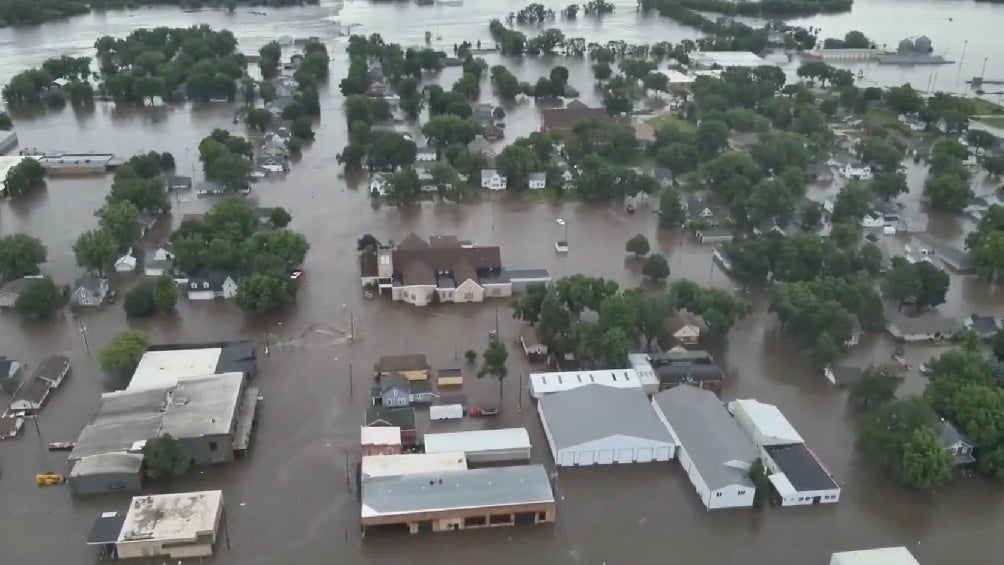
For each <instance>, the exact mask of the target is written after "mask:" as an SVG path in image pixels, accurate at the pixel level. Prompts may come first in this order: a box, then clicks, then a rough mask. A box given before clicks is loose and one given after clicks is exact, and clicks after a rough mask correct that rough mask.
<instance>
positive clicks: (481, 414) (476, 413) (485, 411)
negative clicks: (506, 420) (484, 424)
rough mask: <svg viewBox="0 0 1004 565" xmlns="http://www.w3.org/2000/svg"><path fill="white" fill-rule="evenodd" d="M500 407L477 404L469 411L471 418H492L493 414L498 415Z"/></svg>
mask: <svg viewBox="0 0 1004 565" xmlns="http://www.w3.org/2000/svg"><path fill="white" fill-rule="evenodd" d="M498 414H499V409H498V408H487V407H485V406H475V407H474V408H471V410H470V411H469V412H468V413H467V415H468V416H470V417H471V418H491V417H492V416H498Z"/></svg>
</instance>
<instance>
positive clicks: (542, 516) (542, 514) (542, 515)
mask: <svg viewBox="0 0 1004 565" xmlns="http://www.w3.org/2000/svg"><path fill="white" fill-rule="evenodd" d="M537 519H538V520H540V521H544V520H547V512H537Z"/></svg>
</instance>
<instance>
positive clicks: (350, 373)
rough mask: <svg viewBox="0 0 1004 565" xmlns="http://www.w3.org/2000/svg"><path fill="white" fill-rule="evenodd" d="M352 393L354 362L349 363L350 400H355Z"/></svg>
mask: <svg viewBox="0 0 1004 565" xmlns="http://www.w3.org/2000/svg"><path fill="white" fill-rule="evenodd" d="M353 398H354V395H353V394H352V363H349V400H353Z"/></svg>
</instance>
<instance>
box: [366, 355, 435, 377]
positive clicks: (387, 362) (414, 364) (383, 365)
mask: <svg viewBox="0 0 1004 565" xmlns="http://www.w3.org/2000/svg"><path fill="white" fill-rule="evenodd" d="M428 369H429V361H428V359H426V358H425V355H424V354H422V353H412V354H407V355H384V356H381V357H380V360H379V361H377V362H376V363H375V364H374V365H373V372H374V373H381V374H384V373H400V372H403V371H422V370H428Z"/></svg>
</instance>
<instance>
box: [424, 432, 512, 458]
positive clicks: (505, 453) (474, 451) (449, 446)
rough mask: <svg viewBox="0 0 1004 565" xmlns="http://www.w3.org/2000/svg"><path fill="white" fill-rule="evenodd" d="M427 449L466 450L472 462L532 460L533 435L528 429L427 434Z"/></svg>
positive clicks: (439, 450) (442, 451)
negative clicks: (531, 443)
mask: <svg viewBox="0 0 1004 565" xmlns="http://www.w3.org/2000/svg"><path fill="white" fill-rule="evenodd" d="M425 452H426V453H444V452H463V453H464V454H465V455H466V456H467V462H468V463H470V464H476V463H500V462H503V461H529V460H530V435H529V434H527V432H526V429H524V428H502V429H498V430H475V431H469V432H453V433H444V434H425Z"/></svg>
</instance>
